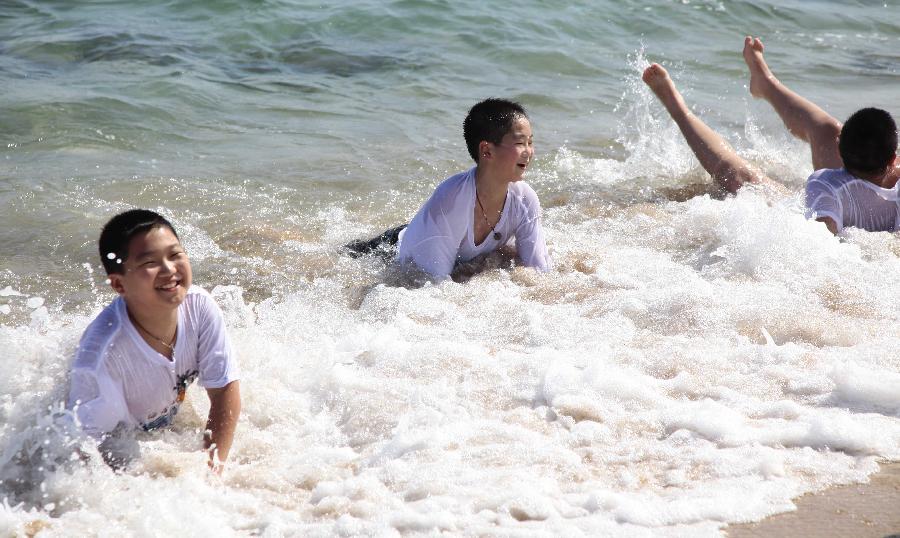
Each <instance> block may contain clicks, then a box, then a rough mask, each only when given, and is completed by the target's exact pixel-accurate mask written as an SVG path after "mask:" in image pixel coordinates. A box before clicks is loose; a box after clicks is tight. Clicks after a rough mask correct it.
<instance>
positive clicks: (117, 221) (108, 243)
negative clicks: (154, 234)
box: [99, 209, 178, 275]
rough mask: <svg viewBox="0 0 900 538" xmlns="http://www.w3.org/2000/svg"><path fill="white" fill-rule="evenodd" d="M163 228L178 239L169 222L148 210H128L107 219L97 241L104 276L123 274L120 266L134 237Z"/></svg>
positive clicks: (123, 270)
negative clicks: (104, 271)
mask: <svg viewBox="0 0 900 538" xmlns="http://www.w3.org/2000/svg"><path fill="white" fill-rule="evenodd" d="M163 226H165V227H166V228H168V229H170V230H172V233H173V234H175V237H176V238H177V237H178V232H176V231H175V227H174V226H172V223H171V222H169V221H168V220H166V218H165V217H163V216H162V215H160V214H159V213H154V212H153V211H150V210H149V209H129V210H128V211H125V212H124V213H119V214H118V215H116V216H115V217H113V218H111V219H109V222H107V223H106V225H105V226H103V231H102V232H100V241H99V244H100V261H102V262H103V268H104V269H106V274H108V275H112V274H116V273H118V274H121V273H124V272H125V269H124V267H123V265H122V264H123V263H125V260H127V259H128V243H130V242H131V239H132V238H133V237H134V236H136V235H138V234H142V233H147V232H149V231H150V230H152V229H154V228H161V227H163Z"/></svg>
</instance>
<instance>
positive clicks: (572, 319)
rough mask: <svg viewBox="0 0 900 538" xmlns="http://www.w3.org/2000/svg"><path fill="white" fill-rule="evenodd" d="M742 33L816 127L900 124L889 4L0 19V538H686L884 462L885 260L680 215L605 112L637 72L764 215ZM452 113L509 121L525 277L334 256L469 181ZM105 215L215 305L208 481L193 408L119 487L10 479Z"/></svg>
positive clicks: (640, 125) (750, 216) (646, 131)
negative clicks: (511, 109) (156, 235)
mask: <svg viewBox="0 0 900 538" xmlns="http://www.w3.org/2000/svg"><path fill="white" fill-rule="evenodd" d="M746 34H752V35H759V36H761V37H762V38H763V40H764V42H765V44H766V47H767V49H766V50H767V53H766V56H767V59H768V61H769V62H770V65H771V66H772V68H773V69H774V71H775V73H776V74H777V75H778V76H779V78H780V79H781V80H782V81H783V82H785V83H786V84H788V85H789V86H791V87H792V88H794V89H795V90H797V91H798V92H799V93H801V94H803V95H805V96H807V97H809V98H811V99H812V100H813V101H815V102H817V103H819V104H820V105H821V106H823V108H825V109H826V110H828V111H830V112H831V113H832V114H834V115H835V116H836V117H838V118H844V117H846V116H848V115H849V114H850V113H851V112H852V111H853V110H855V109H856V108H859V107H861V106H864V105H875V106H881V107H883V108H886V109H888V110H891V111H892V112H894V113H895V115H896V114H897V113H898V112H900V109H898V107H897V103H898V101H897V83H898V81H900V52H898V51H900V6H898V4H897V3H896V2H895V1H893V0H891V1H879V2H871V1H860V2H853V3H846V2H829V1H818V0H816V1H800V0H795V1H789V2H725V1H698V0H681V1H678V2H663V1H655V2H631V1H626V2H609V1H598V2H521V3H518V4H514V5H507V4H494V3H484V2H473V1H468V0H466V1H458V2H445V1H431V2H428V1H413V0H405V1H394V2H389V1H361V2H332V3H328V4H320V3H310V2H301V1H277V2H276V1H261V0H258V1H249V2H237V1H230V0H217V1H209V0H208V1H187V0H179V1H168V2H162V1H154V2H145V3H134V2H124V1H93V2H71V1H37V0H30V1H21V0H0V215H2V226H0V349H2V351H0V378H2V379H0V395H2V400H0V480H4V482H3V483H0V499H3V498H7V504H6V505H3V503H0V531H3V530H5V529H20V530H21V529H22V528H24V527H23V525H26V524H29V522H32V523H33V522H34V521H42V522H44V523H42V524H45V525H46V528H47V529H48V532H50V533H51V534H54V533H55V534H60V535H61V534H64V533H65V532H66V530H65V529H69V530H71V529H77V531H79V533H81V532H80V531H83V532H85V533H97V532H100V527H98V525H99V523H97V521H98V520H100V519H104V518H105V519H107V520H109V521H111V522H112V523H110V524H111V525H112V528H114V529H117V530H121V531H123V532H128V533H134V534H141V533H142V532H143V531H142V530H141V529H142V528H143V527H142V525H144V523H143V522H142V521H143V520H142V519H141V518H142V517H143V516H141V515H139V513H133V514H129V513H126V514H113V513H111V512H110V511H109V510H108V509H107V508H105V505H104V502H106V501H108V500H110V499H112V500H115V499H120V498H122V497H125V496H128V495H131V494H130V493H128V492H129V491H132V490H133V489H134V488H138V489H139V490H140V491H141V492H142V493H141V494H140V495H139V496H138V504H140V505H142V506H145V507H146V506H153V505H154V503H157V502H162V501H161V500H160V499H169V498H171V499H180V500H181V501H182V504H183V506H184V510H188V509H193V510H201V511H204V513H209V514H211V515H209V516H208V517H205V518H200V519H199V520H197V521H193V522H190V523H185V522H184V521H183V520H182V519H179V516H178V515H177V514H176V515H170V516H166V517H164V518H163V520H162V521H161V522H160V523H159V525H161V527H160V528H163V529H166V528H170V529H176V530H179V531H183V530H185V529H187V531H188V533H189V534H190V533H195V534H201V533H203V532H204V531H207V530H218V531H223V530H224V531H228V532H232V533H248V534H254V533H265V532H269V533H271V534H273V535H277V534H278V533H282V534H304V535H312V534H322V535H327V534H332V533H336V532H343V533H345V534H354V532H358V533H362V534H382V535H391V534H392V533H401V534H402V533H410V534H415V533H417V532H418V533H424V534H428V533H433V532H437V531H438V530H443V531H446V532H450V533H454V534H478V533H485V532H486V533H490V532H496V533H498V534H500V535H507V534H515V533H522V534H524V535H540V534H542V533H547V534H557V535H559V534H560V533H562V534H566V535H575V534H577V532H582V533H586V534H589V535H590V534H597V533H611V532H615V533H617V534H618V533H631V534H635V535H641V534H642V533H655V534H659V533H663V534H665V533H674V534H678V533H679V532H681V531H684V532H685V533H686V534H691V533H695V534H700V535H702V534H708V533H712V534H715V533H716V532H718V531H717V529H718V528H719V527H720V526H721V525H723V524H725V523H728V522H734V521H741V520H748V519H754V518H756V519H758V518H760V517H763V516H765V515H767V514H770V513H773V512H776V511H779V510H784V509H786V508H787V507H789V506H790V505H789V500H788V499H790V498H791V497H792V496H795V495H797V494H800V493H802V492H804V491H809V490H813V489H817V488H821V487H824V486H826V485H829V484H832V483H837V482H842V481H843V482H846V481H853V480H861V479H863V478H864V477H865V476H866V474H867V473H869V472H871V470H872V469H873V468H874V463H873V462H874V459H875V458H876V457H889V458H894V459H896V458H898V457H900V453H898V452H897V446H900V444H898V443H897V442H896V441H897V440H898V439H900V418H898V414H897V409H898V408H900V400H898V399H897V397H896V396H895V395H892V392H891V390H892V389H889V387H890V386H896V385H891V384H890V383H893V380H895V379H896V377H897V375H898V374H897V372H898V371H900V363H898V362H897V359H896V357H894V356H892V355H891V354H890V353H888V352H887V351H886V350H889V349H894V350H895V349H897V344H898V342H900V332H898V329H897V323H896V322H897V321H898V317H900V316H898V313H897V309H896V305H897V304H900V302H898V300H900V290H898V289H895V287H893V286H892V285H891V284H890V283H888V284H886V285H884V284H883V276H884V275H885V274H894V273H895V271H896V270H897V269H898V265H900V262H898V259H897V256H898V253H900V242H898V239H897V238H896V237H895V236H893V235H890V234H855V233H853V232H851V233H850V234H849V235H848V236H847V237H845V240H844V242H838V241H837V240H834V239H833V238H831V237H829V236H827V234H824V233H822V230H820V229H819V228H817V227H816V226H815V225H814V224H812V223H807V222H805V221H804V220H803V219H802V208H801V207H800V202H799V200H798V199H797V197H796V196H794V197H787V198H785V199H784V200H780V201H777V202H775V203H773V202H771V201H765V200H764V199H763V197H762V196H759V195H757V194H755V193H752V192H748V193H743V194H742V195H740V196H738V197H733V198H728V199H720V198H717V197H716V196H715V192H714V189H713V188H712V187H711V185H710V183H709V179H708V177H707V176H706V174H705V173H703V171H702V170H701V169H700V168H699V165H698V164H697V163H696V161H695V160H693V158H692V156H691V155H690V153H689V151H688V150H687V149H686V147H685V145H684V144H683V142H682V141H681V138H680V135H679V134H678V133H677V130H675V129H674V127H673V126H672V125H671V122H670V121H668V118H667V117H665V115H664V114H663V113H662V110H661V107H659V106H658V104H657V103H656V102H655V101H654V99H653V98H652V96H650V95H649V94H648V93H647V92H646V90H644V89H643V87H642V85H641V83H640V80H639V73H640V69H641V68H642V67H643V66H645V65H646V64H647V62H648V61H660V62H663V63H664V64H665V65H666V66H667V67H668V68H669V70H670V73H671V74H672V76H673V78H674V79H675V80H676V82H677V83H678V85H679V87H680V88H681V89H682V90H683V92H684V94H685V96H686V98H687V99H688V101H689V102H690V103H691V104H692V105H693V106H694V109H695V111H696V112H697V113H698V114H700V115H701V116H702V117H703V118H704V119H705V120H707V121H708V123H710V124H711V125H712V126H713V127H714V128H716V129H717V130H719V131H720V132H722V133H723V134H724V135H725V136H726V138H728V139H729V141H730V142H731V143H732V144H733V145H734V146H735V147H736V148H737V149H738V151H739V152H741V153H742V154H743V155H744V156H745V157H748V158H749V159H751V160H753V161H754V162H755V163H757V164H758V165H760V166H761V167H762V168H763V169H765V170H766V171H767V172H768V173H769V174H770V175H772V176H773V177H777V178H780V179H781V180H783V181H784V182H785V183H786V184H787V185H788V186H789V187H790V188H791V189H793V190H794V191H799V189H800V187H801V186H802V184H803V180H804V178H805V177H806V175H808V174H809V172H810V171H811V168H810V164H809V162H808V161H809V156H808V152H807V148H806V147H805V146H804V145H803V144H802V143H800V142H798V141H795V140H793V139H791V138H790V136H789V135H788V134H787V133H786V132H785V131H784V129H783V127H782V126H781V124H780V122H779V121H778V119H777V117H776V116H775V115H774V113H773V112H772V111H771V110H770V109H769V108H768V107H767V105H765V104H763V103H759V102H756V101H754V100H753V99H752V98H750V96H749V94H748V92H747V88H746V85H747V73H746V68H745V66H744V64H743V61H742V59H741V55H740V50H741V46H742V41H743V36H744V35H746ZM488 96H504V97H511V98H514V99H517V100H519V101H521V102H522V103H523V104H524V105H525V106H526V107H527V108H528V109H529V111H530V114H531V117H532V120H533V124H534V129H535V142H536V145H537V150H538V156H537V162H536V165H535V166H534V168H533V170H531V171H530V172H529V176H528V177H527V178H526V179H527V181H529V183H530V184H531V185H532V186H533V187H534V188H535V190H536V191H537V192H538V195H539V196H540V198H541V200H542V203H543V205H544V208H545V219H544V220H545V223H544V226H545V228H546V229H547V233H548V238H549V243H550V249H551V253H552V255H553V257H554V260H555V262H556V269H555V270H554V271H553V272H551V274H549V275H545V276H536V275H533V274H531V273H530V272H528V271H523V270H521V269H516V270H513V271H507V270H496V269H492V270H487V271H485V272H484V273H483V274H481V275H479V276H478V277H476V278H475V279H473V280H472V281H470V282H469V283H467V284H464V285H459V284H453V283H447V284H444V285H441V286H434V287H428V288H425V289H421V290H406V289H403V288H394V287H390V286H385V284H384V282H385V277H384V274H383V270H384V267H383V265H380V264H379V263H378V262H377V261H375V260H360V261H354V260H348V259H346V258H345V257H342V256H340V254H339V252H338V250H337V247H338V246H339V245H341V244H343V243H344V242H346V241H348V240H350V239H353V238H356V237H363V236H369V235H372V234H374V233H377V232H380V231H381V230H383V229H384V228H386V227H388V226H392V225H395V224H397V223H399V222H403V221H405V220H407V219H409V218H410V217H411V215H412V214H413V213H414V212H415V210H416V209H417V208H418V206H419V205H420V204H421V203H422V201H423V200H424V199H425V198H426V197H427V196H428V194H429V193H430V192H431V190H432V189H433V188H434V186H435V185H436V184H437V183H438V182H439V181H440V180H441V179H443V178H444V177H446V176H448V175H450V174H451V173H454V172H456V171H459V170H462V169H464V168H466V167H468V166H470V163H469V162H468V157H467V153H466V151H465V146H464V143H463V140H462V134H461V132H462V128H461V124H462V119H463V117H464V115H465V113H466V111H467V110H468V108H469V107H470V106H471V105H472V104H474V103H475V102H476V101H478V100H480V99H482V98H485V97H488ZM710 194H712V195H713V196H712V197H710V196H709V195H710ZM132 206H142V207H149V208H152V209H156V210H159V211H161V212H163V213H165V214H167V215H170V216H171V217H172V218H173V221H174V222H175V223H176V225H177V226H178V228H179V231H180V233H181V235H182V236H183V238H184V240H185V243H186V244H187V246H188V248H189V251H190V254H191V256H192V259H193V262H194V266H195V275H196V276H195V279H196V280H197V281H198V282H199V283H200V284H201V285H203V286H205V287H207V288H208V289H210V290H212V289H213V288H215V287H216V286H217V285H221V286H226V287H223V288H220V289H219V291H218V295H217V296H218V297H219V299H220V302H222V303H223V307H224V308H225V310H226V314H227V315H228V316H229V320H230V323H231V326H232V328H233V332H234V333H235V335H236V340H237V341H238V342H239V344H238V347H239V348H240V349H239V351H240V353H241V357H242V364H243V368H244V371H245V386H246V387H247V388H246V389H245V390H246V395H245V400H246V401H245V413H244V422H243V423H242V425H241V429H240V432H239V439H238V442H237V444H236V448H235V450H236V454H237V455H236V456H235V462H234V465H233V468H232V470H231V471H230V473H231V474H229V475H226V477H225V478H224V479H223V481H222V483H213V482H212V481H211V480H210V479H209V477H207V476H206V475H204V474H203V472H202V471H203V469H202V465H196V464H197V461H196V458H194V455H195V451H194V446H193V445H192V444H191V443H192V442H193V441H194V440H195V438H196V437H197V434H196V428H198V427H202V419H201V418H197V417H199V416H202V415H203V410H202V405H203V400H204V398H203V395H202V394H199V393H198V394H195V395H194V400H197V404H196V405H197V406H198V409H199V410H198V411H197V413H195V414H194V415H191V414H190V413H186V415H187V417H188V418H185V423H184V424H182V425H180V426H179V429H176V431H175V432H174V433H171V434H169V436H168V437H166V436H164V437H162V438H151V439H146V440H142V441H141V442H142V446H143V452H144V455H145V457H144V459H143V461H144V463H142V464H141V465H144V467H137V468H136V469H135V470H134V471H133V472H131V473H126V474H125V475H113V474H111V473H110V472H109V471H108V470H106V469H105V468H103V467H102V466H99V467H98V466H94V467H87V468H82V467H77V468H74V469H62V470H54V471H49V470H44V468H43V467H42V464H40V463H39V462H38V463H35V462H34V461H32V460H27V459H26V460H20V459H17V458H19V456H16V455H17V454H19V455H21V451H22V450H23V449H22V447H23V446H26V445H28V443H32V442H33V443H37V444H40V442H41V441H42V440H43V439H45V437H44V434H42V433H40V432H41V431H42V430H40V428H39V427H38V426H35V424H38V423H40V420H41V419H42V417H45V416H46V413H44V412H43V411H41V410H42V409H45V408H46V406H47V405H49V404H51V403H52V402H54V401H57V400H58V398H59V395H60V394H62V393H63V392H62V391H64V384H65V369H66V366H67V361H68V360H69V358H70V357H71V352H72V350H74V348H75V345H76V343H77V338H78V336H79V334H80V332H81V330H83V328H84V326H85V325H86V323H87V322H88V321H89V319H90V317H91V315H93V314H96V312H97V311H98V309H99V308H101V307H102V305H104V304H106V303H107V302H108V301H109V300H110V299H111V298H112V293H111V291H109V290H108V289H107V287H106V286H105V284H104V282H103V280H104V278H103V276H102V275H101V274H100V273H101V269H100V267H99V263H98V260H97V259H96V258H97V256H96V253H95V246H94V245H95V241H96V237H97V235H98V232H99V228H100V227H101V226H102V224H103V223H104V222H105V221H106V220H107V219H108V218H109V217H110V216H112V215H113V214H115V213H116V212H118V211H121V210H123V209H125V208H128V207H132ZM802 275H805V278H804V277H803V276H802ZM763 335H767V336H765V337H764V336H763ZM769 337H770V338H772V339H773V340H772V341H771V342H769V343H767V340H766V338H769ZM61 387H62V388H61ZM191 417H193V418H191ZM48 438H49V437H48ZM23 443H24V444H23ZM192 458H193V459H192ZM38 468H40V470H38ZM26 475H27V476H28V477H30V478H28V479H27V480H25V479H23V480H24V481H20V482H16V483H15V485H12V484H13V483H12V482H10V480H11V478H10V477H19V478H21V477H22V476H26ZM35 477H36V478H35ZM85 483H94V484H102V488H101V489H103V490H104V493H103V495H101V494H100V493H99V492H97V491H94V490H93V489H91V488H90V487H88V486H84V485H83V484H85ZM41 484H43V485H41ZM223 488H224V493H221V495H222V496H223V497H224V498H225V499H226V500H227V503H226V504H227V506H224V507H223V506H219V505H217V504H214V503H215V501H213V500H212V499H213V498H214V497H216V496H217V495H220V493H219V492H220V491H222V490H223ZM704 491H705V493H703V494H701V493H699V492H704ZM743 491H749V492H750V493H749V495H750V497H751V498H752V499H754V500H753V501H752V502H746V503H743V504H742V503H741V502H738V499H740V498H742V497H741V495H742V494H741V493H738V492H743ZM48 492H49V493H48ZM104 495H106V496H108V498H107V497H104ZM19 503H23V504H19ZM49 504H53V507H50V508H48V507H47V505H49ZM4 506H5V507H4ZM642 506H643V507H644V509H642V508H641V507H642ZM176 512H177V511H176ZM167 518H168V519H167ZM63 525H66V526H63ZM185 525H186V526H185ZM192 525H193V526H192ZM354 529H355V530H354ZM573 533H575V534H573Z"/></svg>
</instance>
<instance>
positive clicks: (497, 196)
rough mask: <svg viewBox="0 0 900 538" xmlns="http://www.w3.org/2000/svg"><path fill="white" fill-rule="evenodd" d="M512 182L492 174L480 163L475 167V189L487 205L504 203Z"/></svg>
mask: <svg viewBox="0 0 900 538" xmlns="http://www.w3.org/2000/svg"><path fill="white" fill-rule="evenodd" d="M510 183H512V182H511V181H507V180H504V179H501V178H499V177H497V176H495V175H493V174H491V172H490V171H489V170H488V169H487V168H486V167H484V166H482V165H480V164H479V165H478V166H476V167H475V190H476V191H477V192H478V197H479V198H480V199H481V202H482V203H484V204H485V205H491V206H493V205H498V204H500V205H502V204H503V201H504V200H505V199H506V191H507V189H509V184H510Z"/></svg>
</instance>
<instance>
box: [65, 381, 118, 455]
mask: <svg viewBox="0 0 900 538" xmlns="http://www.w3.org/2000/svg"><path fill="white" fill-rule="evenodd" d="M66 407H67V408H68V409H71V410H72V411H73V412H74V415H75V417H76V418H77V419H78V422H79V425H80V427H81V429H82V431H84V432H85V433H87V434H88V435H90V436H91V437H94V438H97V439H99V438H100V437H102V436H103V434H105V433H109V432H111V431H113V430H114V429H115V428H116V426H118V425H119V424H120V423H128V422H130V420H129V414H128V407H127V406H126V404H125V396H124V395H123V394H122V390H121V388H120V387H118V386H117V385H116V383H115V382H114V381H113V380H112V379H111V378H110V377H109V376H108V375H107V374H106V372H105V370H102V369H101V370H99V371H92V370H89V369H87V368H76V369H74V370H72V376H71V380H70V385H69V398H68V401H67V404H66Z"/></svg>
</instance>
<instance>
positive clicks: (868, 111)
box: [643, 36, 900, 233]
mask: <svg viewBox="0 0 900 538" xmlns="http://www.w3.org/2000/svg"><path fill="white" fill-rule="evenodd" d="M743 54H744V61H745V62H746V63H747V66H748V67H749V68H750V93H751V94H752V95H753V96H754V97H760V98H763V99H765V100H766V101H768V102H769V103H770V104H771V105H772V107H773V108H774V109H775V111H776V112H777V113H778V115H779V116H780V117H781V119H782V121H784V124H785V126H786V127H787V128H788V130H789V131H790V132H791V133H792V134H793V135H794V136H796V137H798V138H800V139H801V140H804V141H806V142H808V143H809V145H810V148H811V150H812V164H813V167H814V168H815V170H816V172H814V173H813V174H812V175H811V176H810V177H809V179H808V181H807V184H806V204H807V208H808V213H807V214H808V216H809V217H810V218H814V219H816V220H817V221H820V222H823V223H824V224H825V225H826V226H827V227H828V229H829V230H830V231H831V232H832V233H838V232H840V231H841V230H842V229H843V228H845V227H847V226H853V227H857V228H862V229H864V230H868V231H897V230H898V229H900V201H898V192H897V179H898V177H900V169H898V167H897V166H896V164H897V125H896V123H895V122H894V119H893V118H892V117H891V115H890V114H888V113H887V112H885V111H884V110H880V109H877V108H864V109H862V110H859V111H857V112H856V113H854V114H853V115H852V116H851V117H850V118H849V119H848V120H847V122H846V123H845V124H844V125H841V123H840V122H839V121H837V120H836V119H835V118H834V117H832V116H830V115H829V114H827V113H826V112H825V111H824V110H822V109H821V108H819V107H818V106H817V105H815V104H814V103H812V102H811V101H809V100H807V99H805V98H803V97H801V96H800V95H798V94H797V93H795V92H793V91H792V90H790V89H789V88H787V87H786V86H785V85H784V84H782V83H781V82H780V81H779V80H778V79H776V78H775V76H774V75H773V74H772V71H771V70H770V69H769V67H768V65H767V64H766V62H765V59H764V58H763V44H762V41H760V40H759V39H758V38H753V37H749V36H748V37H747V38H746V39H745V40H744V52H743ZM643 79H644V82H646V83H647V85H648V86H649V87H650V89H651V90H653V92H654V93H655V94H656V96H657V97H658V98H659V99H660V101H661V102H662V103H663V105H664V106H665V107H666V110H667V111H668V112H669V114H670V115H671V116H672V119H674V120H675V123H676V124H678V127H679V128H680V129H681V132H682V134H683V135H684V137H685V140H686V141H687V142H688V145H689V146H690V147H691V149H692V150H693V151H694V154H695V155H696V156H697V158H698V160H699V161H700V163H701V165H703V167H704V168H705V169H706V170H707V172H709V173H710V175H712V176H713V177H714V178H715V179H716V180H717V181H718V182H719V183H720V184H721V185H722V186H723V187H724V188H725V189H727V190H728V191H730V192H732V193H733V192H736V191H737V189H739V188H740V187H741V186H742V185H743V184H744V183H757V184H763V185H768V186H771V187H773V188H775V189H777V190H784V188H783V186H781V185H780V184H779V183H777V182H774V181H772V180H771V179H769V178H767V177H765V176H764V175H763V174H761V173H760V172H759V171H758V170H756V169H755V168H754V167H753V166H751V165H750V164H749V163H748V162H746V161H745V160H743V159H742V158H741V157H740V156H738V155H737V154H736V153H735V152H734V150H732V149H731V147H730V146H729V145H728V144H727V143H726V142H725V140H724V139H722V137H721V136H719V135H718V134H717V133H715V132H714V131H713V130H712V129H710V128H709V127H708V126H707V125H706V124H705V123H703V121H702V120H700V119H699V118H698V117H697V116H695V115H694V114H693V113H692V112H691V111H690V110H689V109H688V108H687V105H686V104H685V102H684V99H683V98H682V96H681V94H680V93H679V92H678V90H677V89H676V88H675V84H674V83H673V82H672V79H671V78H669V75H668V73H667V72H666V70H665V69H663V68H662V67H661V66H660V65H658V64H653V65H651V66H650V67H648V68H647V69H646V70H645V71H644V76H643Z"/></svg>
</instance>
